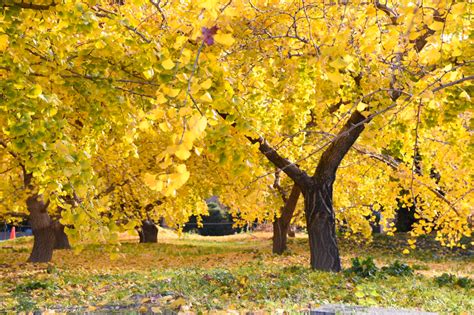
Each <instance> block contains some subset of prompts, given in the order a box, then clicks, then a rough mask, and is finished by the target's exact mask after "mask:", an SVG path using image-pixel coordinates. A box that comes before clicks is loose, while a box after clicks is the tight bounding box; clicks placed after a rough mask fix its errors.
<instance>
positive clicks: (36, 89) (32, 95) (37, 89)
mask: <svg viewBox="0 0 474 315" xmlns="http://www.w3.org/2000/svg"><path fill="white" fill-rule="evenodd" d="M41 93H43V89H42V88H41V86H40V85H39V84H35V85H34V86H33V90H31V92H30V93H28V94H27V95H26V96H28V97H29V98H37V97H38V96H40V95H41Z"/></svg>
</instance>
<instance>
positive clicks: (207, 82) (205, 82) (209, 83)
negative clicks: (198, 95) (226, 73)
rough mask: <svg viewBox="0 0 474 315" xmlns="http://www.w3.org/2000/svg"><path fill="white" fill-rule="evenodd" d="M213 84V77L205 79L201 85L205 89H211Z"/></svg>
mask: <svg viewBox="0 0 474 315" xmlns="http://www.w3.org/2000/svg"><path fill="white" fill-rule="evenodd" d="M211 86H212V80H211V79H207V80H206V81H204V82H202V83H201V87H202V88H203V89H204V90H207V89H209V88H210V87H211Z"/></svg>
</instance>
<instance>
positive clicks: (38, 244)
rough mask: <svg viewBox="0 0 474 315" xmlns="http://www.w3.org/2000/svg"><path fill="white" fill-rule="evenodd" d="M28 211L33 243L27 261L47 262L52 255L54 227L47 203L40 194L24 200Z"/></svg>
mask: <svg viewBox="0 0 474 315" xmlns="http://www.w3.org/2000/svg"><path fill="white" fill-rule="evenodd" d="M26 205H27V208H28V211H29V212H30V218H29V219H30V224H31V228H32V230H33V236H34V243H33V250H32V251H31V254H30V257H29V258H28V261H29V262H49V261H51V258H52V257H53V248H54V241H55V235H54V229H53V227H52V220H51V218H50V216H49V214H48V212H47V208H48V205H47V204H45V203H44V202H43V200H42V199H41V196H38V195H34V196H31V197H28V199H27V200H26Z"/></svg>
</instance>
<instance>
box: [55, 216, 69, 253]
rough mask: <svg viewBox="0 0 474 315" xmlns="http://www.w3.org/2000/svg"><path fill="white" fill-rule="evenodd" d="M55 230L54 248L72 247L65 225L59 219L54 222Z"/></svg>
mask: <svg viewBox="0 0 474 315" xmlns="http://www.w3.org/2000/svg"><path fill="white" fill-rule="evenodd" d="M52 227H53V230H54V236H55V240H54V249H71V244H69V238H68V237H67V234H66V233H65V232H64V225H62V224H61V223H60V222H59V221H54V222H53V224H52Z"/></svg>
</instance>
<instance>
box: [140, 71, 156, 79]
mask: <svg viewBox="0 0 474 315" xmlns="http://www.w3.org/2000/svg"><path fill="white" fill-rule="evenodd" d="M154 75H155V71H154V70H153V68H149V69H147V70H145V71H143V76H144V77H145V79H147V80H150V79H151V78H153V76H154Z"/></svg>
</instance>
